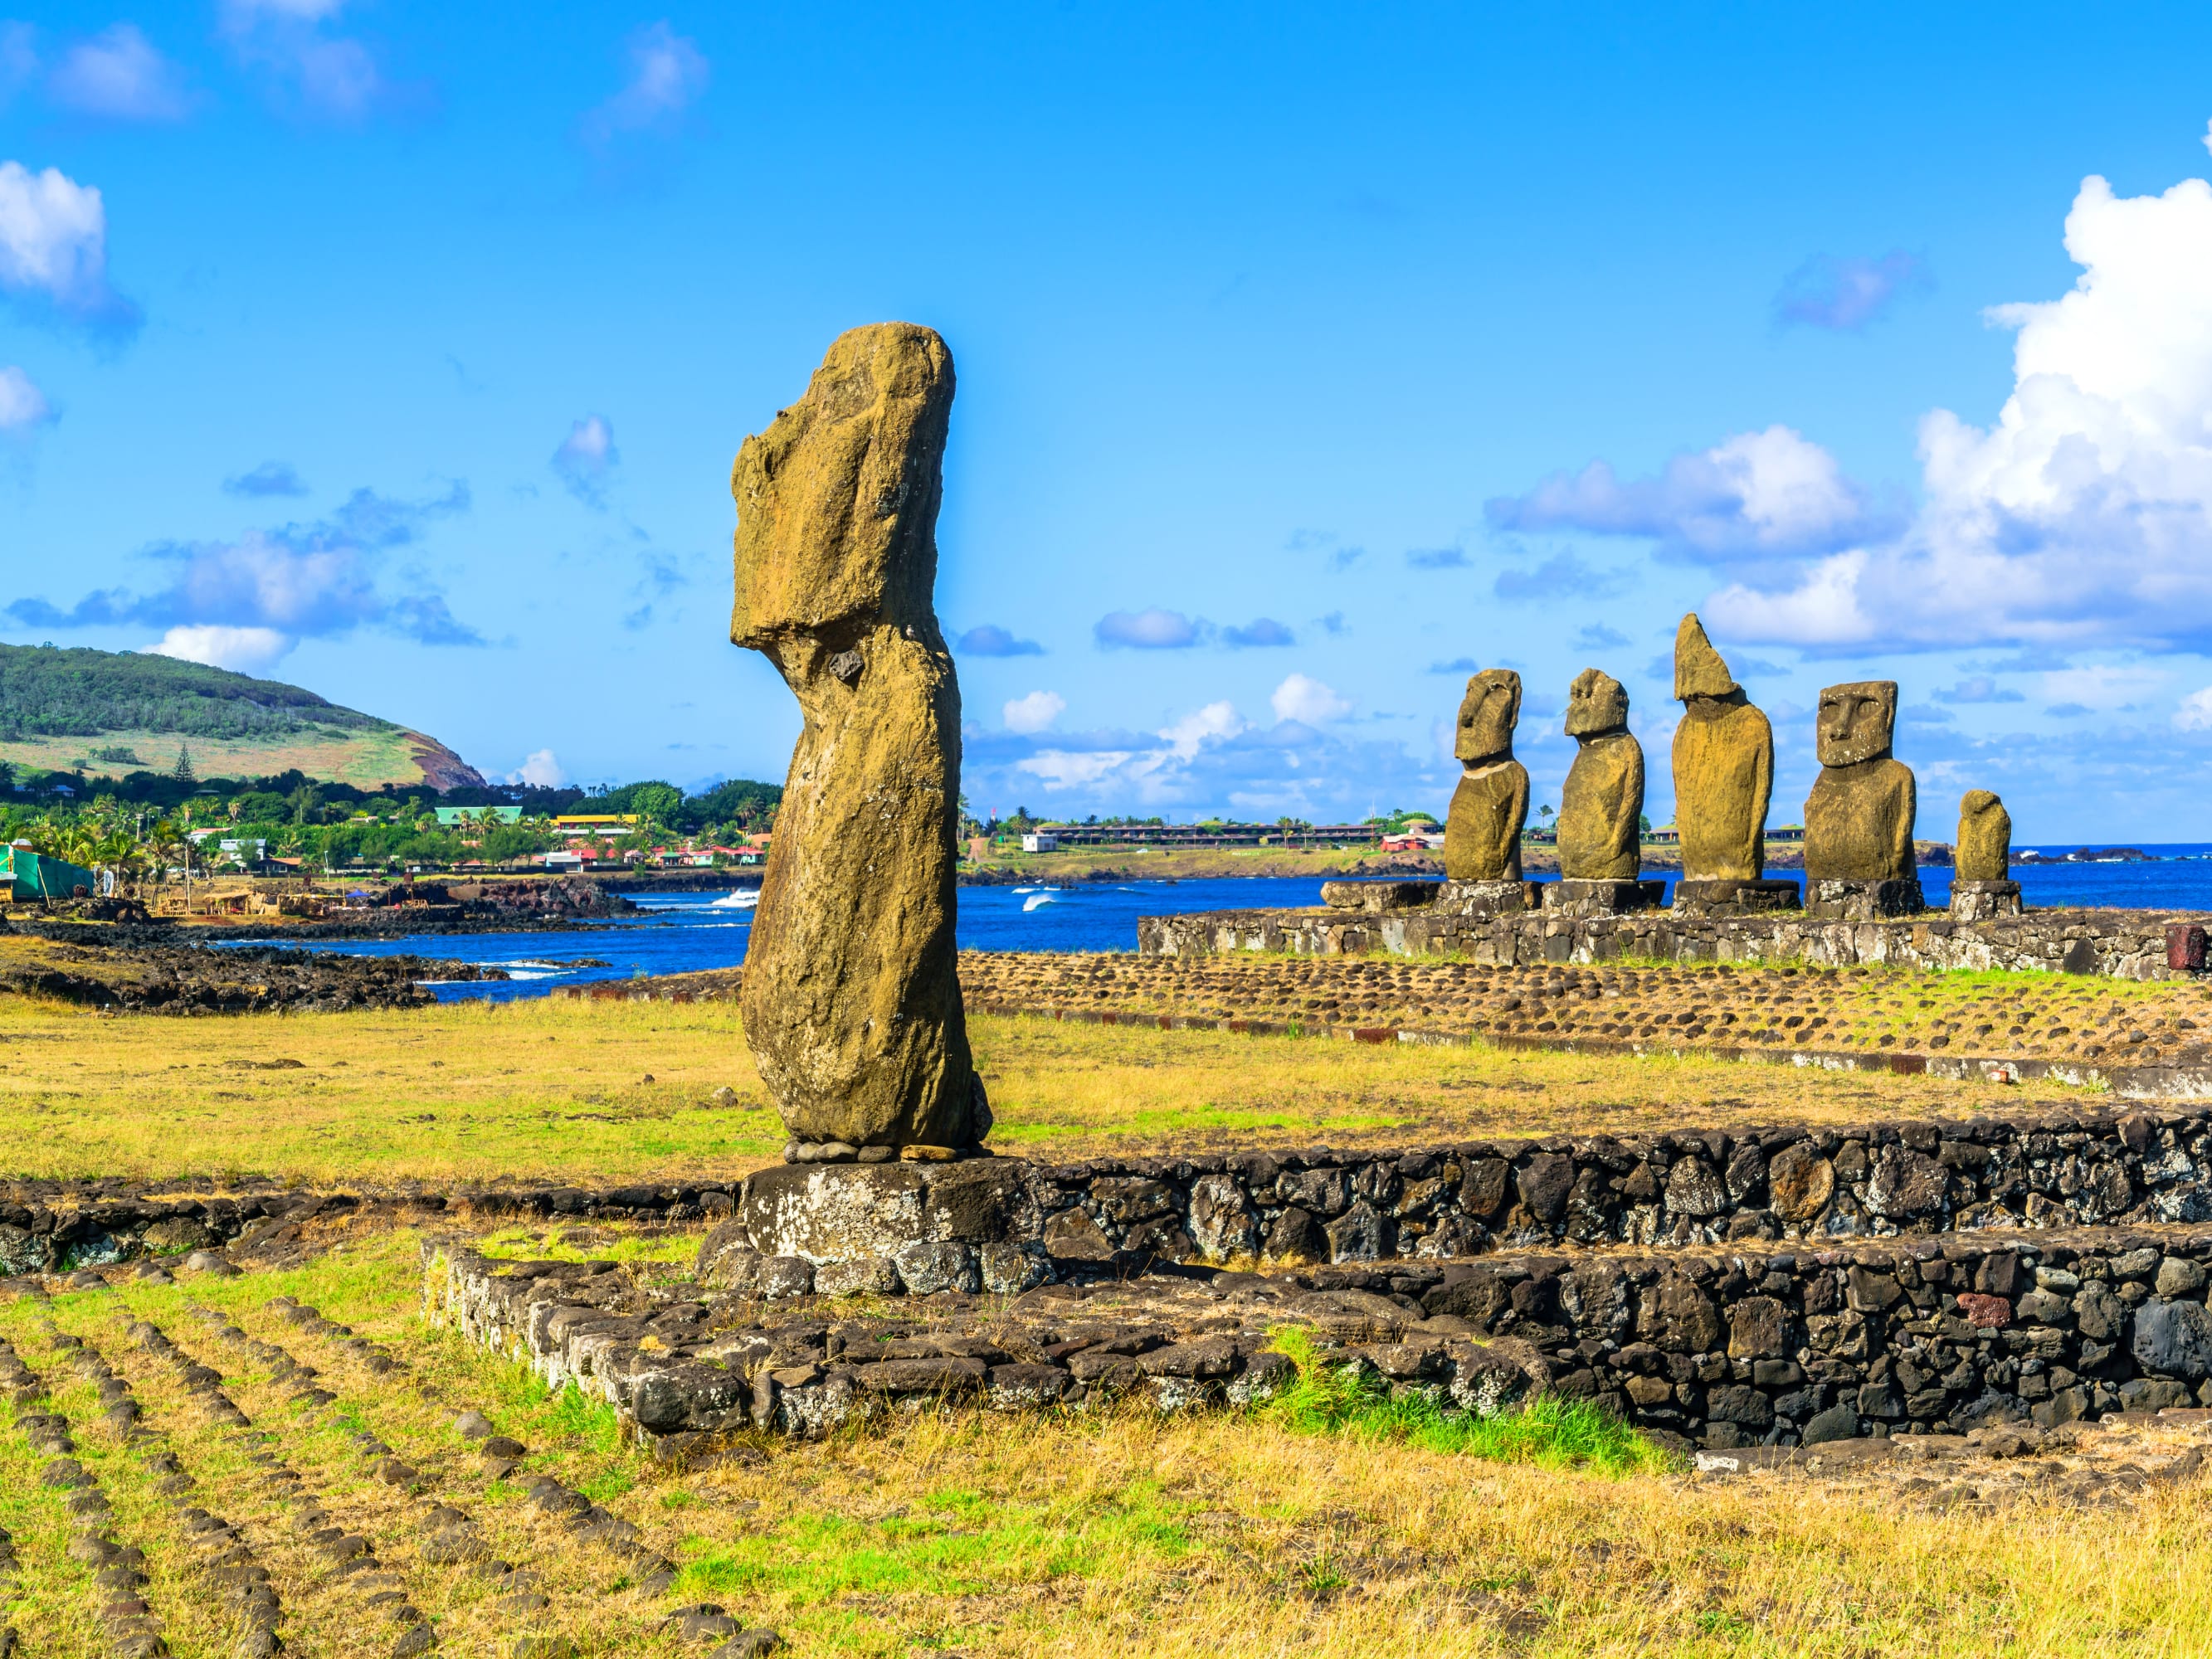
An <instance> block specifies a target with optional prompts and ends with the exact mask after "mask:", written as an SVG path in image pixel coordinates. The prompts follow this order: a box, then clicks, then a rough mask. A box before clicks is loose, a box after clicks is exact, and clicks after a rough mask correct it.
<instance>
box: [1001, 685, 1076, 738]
mask: <svg viewBox="0 0 2212 1659" xmlns="http://www.w3.org/2000/svg"><path fill="white" fill-rule="evenodd" d="M1066 712H1067V699H1066V698H1065V697H1063V696H1060V693H1059V692H1057V691H1032V692H1030V694H1029V696H1025V697H1016V698H1014V699H1013V700H1012V702H1009V703H1007V704H1006V707H1005V708H1003V709H1001V710H1000V716H1001V718H1003V719H1004V720H1005V721H1006V730H1007V731H1009V732H1042V731H1043V730H1044V729H1045V728H1046V727H1047V726H1050V725H1051V724H1052V723H1053V722H1054V720H1058V719H1059V718H1060V716H1061V715H1062V714H1066Z"/></svg>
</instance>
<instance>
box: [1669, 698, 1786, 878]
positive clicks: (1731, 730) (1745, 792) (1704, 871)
mask: <svg viewBox="0 0 2212 1659" xmlns="http://www.w3.org/2000/svg"><path fill="white" fill-rule="evenodd" d="M1773 791H1774V728H1773V727H1772V726H1770V725H1768V724H1767V720H1766V716H1765V714H1763V713H1761V712H1760V711H1759V709H1757V708H1753V706H1752V705H1751V704H1750V703H1748V702H1745V701H1743V693H1742V692H1741V691H1738V692H1737V693H1736V694H1735V697H1734V698H1733V699H1730V698H1723V697H1692V698H1689V699H1688V700H1686V702H1685V704H1684V706H1683V709H1682V720H1681V723H1680V725H1678V726H1675V728H1674V828H1675V829H1676V831H1677V832H1678V833H1679V834H1680V836H1681V838H1682V878H1683V879H1684V880H1685V881H1723V880H1735V881H1757V880H1758V879H1759V878H1761V877H1762V876H1764V875H1765V873H1766V808H1767V803H1768V800H1769V799H1770V798H1771V796H1772V794H1773Z"/></svg>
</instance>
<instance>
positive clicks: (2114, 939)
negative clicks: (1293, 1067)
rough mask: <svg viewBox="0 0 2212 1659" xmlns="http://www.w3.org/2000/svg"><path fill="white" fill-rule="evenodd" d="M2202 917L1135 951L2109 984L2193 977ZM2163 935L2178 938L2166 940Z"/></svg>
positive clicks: (1327, 917) (1723, 926)
mask: <svg viewBox="0 0 2212 1659" xmlns="http://www.w3.org/2000/svg"><path fill="white" fill-rule="evenodd" d="M2208 929H2212V915H2207V914H2205V913H2203V912H2186V913H2185V912H2179V911H2174V912H2169V911H2160V910H2118V909H2113V910H2087V909H2055V910H2032V911H2028V912H2027V913H2025V914H2023V915H2011V916H1999V917H1994V918H1991V919H1990V920H1988V921H1954V920H1952V919H1951V918H1950V917H1949V916H1948V915H1942V914H1936V915H1919V916H1908V917H1900V918H1894V919H1887V920H1872V921H1836V920H1822V919H1820V918H1819V917H1817V916H1810V915H1806V914H1805V913H1803V912H1802V911H1796V910H1776V911H1769V912H1765V913H1759V914H1753V915H1734V916H1712V915H1678V914H1676V913H1675V912H1674V911H1672V910H1663V909H1650V910H1640V911H1632V912H1629V913H1626V914H1624V915H1568V914H1564V913H1562V912H1560V911H1557V910H1549V909H1547V910H1541V911H1540V910H1528V911H1520V912H1499V913H1497V914H1492V915H1453V914H1448V913H1446V912H1444V911H1442V910H1437V909H1430V908H1425V907H1407V908H1401V909H1387V908H1377V909H1376V910H1373V911H1348V910H1345V909H1340V908H1333V907H1332V908H1314V909H1296V910H1210V911H1199V912H1194V913H1192V914H1188V915H1174V916H1145V917H1141V918H1139V921H1138V923H1137V948H1138V950H1139V951H1142V952H1143V953H1144V954H1146V955H1147V956H1202V955H1206V954H1208V953H1225V952H1230V951H1292V952H1297V953H1300V954H1305V955H1315V956H1334V955H1359V954H1364V953H1370V952H1373V953H1383V954H1389V955H1393V956H1402V957H1426V956H1449V957H1462V958H1464V959H1465V960H1467V961H1470V962H1477V963H1491V964H1493V965H1498V966H1507V965H1516V964H1517V965H1522V966H1530V965H1538V964H1541V963H1599V962H1609V961H1613V960H1616V959H1618V958H1620V957H1632V958H1638V959H1642V960H1646V961H1658V962H1765V963H1782V962H1802V963H1814V964H1816V965H1820V966H1825V967H1850V966H1855V965H1857V964H1860V963H1887V964H1889V965H1892V966H1898V967H1909V968H1947V969H1948V968H1966V969H2027V970H2046V971H2052V972H2061V973H2069V974H2102V975H2111V976H2112V977H2114V978H2118V979H2139V980H2148V979H2167V978H2176V979H2178V978H2185V977H2194V976H2196V975H2197V974H2199V973H2201V972H2202V971H2203V970H2202V968H2201V967H2198V968H2188V967H2180V966H2176V965H2174V963H2175V962H2176V960H2177V959H2179V960H2186V959H2187V953H2188V951H2189V950H2190V936H2191V933H2193V934H2194V935H2195V940H2196V951H2197V961H2198V962H2199V963H2201V962H2202V961H2203V943H2202V941H2203V938H2204V935H2205V933H2206V932H2207V930H2208ZM2177 933H2178V934H2179V937H2177Z"/></svg>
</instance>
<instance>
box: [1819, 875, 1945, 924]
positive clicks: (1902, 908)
mask: <svg viewBox="0 0 2212 1659" xmlns="http://www.w3.org/2000/svg"><path fill="white" fill-rule="evenodd" d="M1805 886H1806V894H1805V914H1806V915H1808V917H1810V918H1811V919H1812V920H1814V921H1888V920H1889V919H1891V918H1892V917H1895V916H1913V915H1919V914H1920V912H1922V911H1923V910H1925V909H1926V908H1928V900H1927V897H1926V896H1925V895H1923V893H1922V892H1921V890H1920V882H1919V879H1918V878H1917V877H1916V878H1913V879H1912V880H1911V881H1808V882H1807V883H1806V884H1805Z"/></svg>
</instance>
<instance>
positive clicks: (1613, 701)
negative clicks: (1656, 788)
mask: <svg viewBox="0 0 2212 1659" xmlns="http://www.w3.org/2000/svg"><path fill="white" fill-rule="evenodd" d="M1566 734H1567V735H1568V736H1569V737H1571V738H1573V739H1574V740H1575V744H1576V750H1575V763H1574V765H1573V766H1572V767H1571V768H1570V769H1568V772H1567V781H1566V784H1565V787H1563V788H1562V789H1561V791H1560V793H1559V880H1557V881H1555V882H1548V883H1547V884H1545V885H1544V888H1543V895H1544V907H1545V908H1546V909H1547V910H1552V911H1555V912H1559V913H1561V914H1565V915H1617V914H1619V913H1620V912H1621V911H1623V910H1644V909H1649V908H1651V907H1652V906H1653V905H1655V904H1656V903H1657V902H1659V900H1660V897H1661V896H1662V895H1663V894H1664V893H1665V891H1666V884H1665V883H1663V882H1656V881H1655V882H1644V881H1639V880H1638V879H1637V877H1638V874H1639V872H1641V871H1642V870H1643V867H1644V829H1643V818H1644V745H1643V744H1639V743H1638V742H1637V740H1636V738H1635V735H1634V733H1632V732H1630V731H1629V729H1628V690H1627V688H1626V687H1625V686H1623V685H1622V684H1621V683H1620V681H1619V680H1617V679H1615V678H1613V676H1612V675H1610V674H1607V673H1605V672H1603V671H1601V670H1598V669H1595V668H1585V669H1584V670H1583V671H1582V672H1581V673H1579V674H1577V676H1575V680H1574V684H1573V685H1572V686H1571V688H1569V690H1568V694H1567V719H1566Z"/></svg>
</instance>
